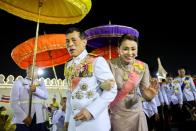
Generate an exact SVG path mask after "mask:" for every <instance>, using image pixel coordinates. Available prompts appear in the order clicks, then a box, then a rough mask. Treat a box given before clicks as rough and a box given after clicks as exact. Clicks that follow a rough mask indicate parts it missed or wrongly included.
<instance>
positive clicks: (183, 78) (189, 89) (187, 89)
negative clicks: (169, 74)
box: [175, 68, 196, 101]
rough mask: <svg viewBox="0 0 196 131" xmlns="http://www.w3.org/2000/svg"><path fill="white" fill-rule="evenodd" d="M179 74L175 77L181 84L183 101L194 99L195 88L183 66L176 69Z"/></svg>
mask: <svg viewBox="0 0 196 131" xmlns="http://www.w3.org/2000/svg"><path fill="white" fill-rule="evenodd" d="M178 74H179V76H178V77H177V78H175V80H177V81H178V82H179V84H180V85H181V89H182V92H183V100H184V101H196V89H195V84H194V82H193V79H192V78H191V77H190V76H187V75H186V71H185V69H184V68H180V69H179V70H178Z"/></svg>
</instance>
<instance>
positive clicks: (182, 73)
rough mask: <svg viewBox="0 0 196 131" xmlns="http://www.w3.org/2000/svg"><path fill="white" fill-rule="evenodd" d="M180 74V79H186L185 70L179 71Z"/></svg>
mask: <svg viewBox="0 0 196 131" xmlns="http://www.w3.org/2000/svg"><path fill="white" fill-rule="evenodd" d="M178 74H179V76H180V77H184V76H185V74H186V72H185V69H180V70H178Z"/></svg>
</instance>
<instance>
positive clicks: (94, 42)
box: [85, 24, 139, 59]
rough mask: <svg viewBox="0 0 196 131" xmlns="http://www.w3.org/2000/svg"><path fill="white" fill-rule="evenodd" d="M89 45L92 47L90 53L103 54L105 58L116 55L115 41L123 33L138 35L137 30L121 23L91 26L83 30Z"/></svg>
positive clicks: (116, 41)
mask: <svg viewBox="0 0 196 131" xmlns="http://www.w3.org/2000/svg"><path fill="white" fill-rule="evenodd" d="M85 33H86V35H87V40H88V43H87V45H88V46H89V47H92V48H94V50H93V51H92V53H95V54H98V55H103V56H104V57H105V58H106V59H111V58H115V57H117V56H118V52H117V43H118V39H119V37H121V36H122V35H123V34H132V35H133V36H136V37H139V32H138V31H137V30H136V29H134V28H132V27H128V26H123V25H112V24H108V25H103V26H98V27H93V28H90V29H88V30H86V31H85Z"/></svg>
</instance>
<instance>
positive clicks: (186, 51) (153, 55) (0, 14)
mask: <svg viewBox="0 0 196 131" xmlns="http://www.w3.org/2000/svg"><path fill="white" fill-rule="evenodd" d="M194 5H195V4H194V3H193V2H192V3H191V2H189V1H182V2H180V1H177V0H176V1H174V0H173V1H172V0H171V1H169V0H159V1H150V2H149V1H148V2H145V1H142V0H137V1H132V0H118V1H117V0H92V8H91V11H90V12H89V14H87V16H86V17H85V18H84V19H83V20H82V21H81V22H80V23H77V24H74V25H49V24H40V32H39V34H40V35H42V34H44V32H45V33H47V34H49V33H64V32H65V30H66V29H67V28H68V27H71V26H76V27H80V28H82V29H83V30H86V29H89V28H92V27H95V26H100V25H105V24H108V23H109V20H110V21H111V23H112V24H118V25H125V26H131V27H133V28H136V29H137V30H138V31H139V32H140V39H139V57H138V58H139V59H141V60H143V61H144V62H146V63H148V64H149V67H150V71H151V73H152V74H155V72H156V71H157V66H158V65H157V57H160V58H161V62H162V65H163V67H164V68H165V69H166V71H167V72H169V73H172V74H174V75H175V74H176V72H177V69H178V68H179V67H182V66H183V67H185V68H186V69H187V70H188V73H190V74H196V68H195V67H196V62H195V56H196V52H195V43H196V42H195V34H196V33H195V31H196V20H195V18H194V17H195V12H196V8H194ZM35 31H36V23H35V22H32V21H28V20H25V19H22V18H19V17H17V16H14V15H12V14H9V13H7V12H5V11H3V10H0V44H1V47H0V74H4V75H5V76H8V75H9V74H12V75H14V76H18V75H22V76H25V71H24V70H21V69H20V68H19V67H18V66H17V65H16V64H15V63H14V61H13V60H12V58H11V51H12V49H13V48H14V47H15V46H16V45H18V44H20V43H21V42H23V41H25V40H27V39H29V38H31V37H35ZM56 70H57V73H58V77H60V78H63V65H61V66H57V67H56ZM44 77H53V73H52V70H51V69H48V70H47V71H46V74H45V75H44Z"/></svg>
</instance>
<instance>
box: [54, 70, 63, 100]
mask: <svg viewBox="0 0 196 131" xmlns="http://www.w3.org/2000/svg"><path fill="white" fill-rule="evenodd" d="M52 69H53V72H54V76H55V79H56V80H57V75H56V71H55V68H54V66H52ZM57 85H59V84H58V82H57ZM58 91H59V95H60V98H61V99H62V95H61V92H60V88H59V87H58Z"/></svg>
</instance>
